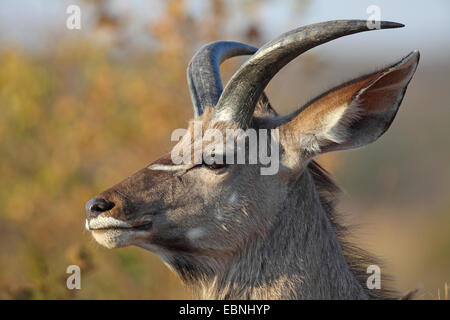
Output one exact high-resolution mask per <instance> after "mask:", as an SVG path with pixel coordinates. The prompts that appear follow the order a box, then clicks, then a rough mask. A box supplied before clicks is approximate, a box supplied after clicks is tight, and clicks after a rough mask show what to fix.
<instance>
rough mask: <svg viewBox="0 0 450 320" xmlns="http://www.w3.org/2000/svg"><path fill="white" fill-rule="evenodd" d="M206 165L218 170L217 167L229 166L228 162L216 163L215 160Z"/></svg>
mask: <svg viewBox="0 0 450 320" xmlns="http://www.w3.org/2000/svg"><path fill="white" fill-rule="evenodd" d="M206 166H207V167H208V168H209V169H212V170H217V169H221V168H225V167H226V166H227V164H226V163H216V162H214V163H212V164H210V165H206Z"/></svg>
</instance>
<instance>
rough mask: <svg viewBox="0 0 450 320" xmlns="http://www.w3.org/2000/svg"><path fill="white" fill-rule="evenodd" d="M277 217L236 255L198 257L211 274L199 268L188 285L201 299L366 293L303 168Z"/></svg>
mask: <svg viewBox="0 0 450 320" xmlns="http://www.w3.org/2000/svg"><path fill="white" fill-rule="evenodd" d="M277 216H278V218H277V220H276V221H275V222H274V224H273V226H272V228H271V229H270V230H269V231H268V233H267V235H266V236H265V237H262V238H260V239H258V240H257V241H255V242H254V243H252V244H249V245H248V247H247V249H246V250H243V251H242V252H241V253H240V254H239V255H237V256H234V257H229V259H227V261H226V262H224V261H216V260H214V261H209V262H207V263H205V261H204V260H203V259H202V260H203V261H202V262H203V263H202V264H203V266H205V267H206V266H209V267H206V268H208V269H209V270H214V273H212V272H208V270H207V269H205V270H204V271H205V272H204V273H203V275H202V277H200V278H196V279H195V280H193V279H191V280H192V281H188V284H189V285H191V286H192V287H193V289H194V291H196V293H197V294H198V295H199V296H200V297H201V298H205V299H367V298H369V297H370V296H369V294H370V293H369V292H368V291H367V289H365V288H363V286H362V285H361V283H360V282H359V281H358V279H357V277H356V275H355V274H354V273H353V271H352V270H351V268H350V267H349V264H348V262H347V261H346V258H345V256H344V253H343V249H342V247H341V244H340V242H339V239H338V237H337V235H336V232H335V230H334V228H333V226H332V224H331V222H330V220H329V218H328V216H327V213H326V211H325V208H324V206H323V203H322V201H321V199H320V197H319V194H318V191H317V189H316V185H315V183H314V180H313V177H312V174H311V172H310V171H309V169H306V170H305V172H304V173H303V174H302V176H301V177H300V178H299V179H298V180H297V181H295V182H294V183H293V184H292V186H291V189H290V194H289V195H288V197H287V198H286V199H285V202H284V203H283V206H282V208H281V210H280V211H279V212H278V215H277ZM274 248H276V249H274ZM199 262H200V261H199Z"/></svg>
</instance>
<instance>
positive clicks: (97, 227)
mask: <svg viewBox="0 0 450 320" xmlns="http://www.w3.org/2000/svg"><path fill="white" fill-rule="evenodd" d="M152 225H153V223H152V221H135V222H124V221H121V220H117V219H114V218H111V217H106V218H100V217H98V218H95V219H91V220H86V230H88V231H124V232H126V231H148V230H150V229H151V228H152Z"/></svg>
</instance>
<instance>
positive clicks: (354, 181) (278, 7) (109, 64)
mask: <svg viewBox="0 0 450 320" xmlns="http://www.w3.org/2000/svg"><path fill="white" fill-rule="evenodd" d="M71 4H76V5H78V6H79V7H80V8H81V30H69V29H67V28H66V19H67V18H68V17H69V14H67V13H66V9H67V6H68V5H71ZM370 5H377V6H379V8H380V9H381V19H383V20H392V21H397V22H402V23H404V24H406V27H405V28H403V29H396V30H382V31H375V32H370V33H363V34H358V35H353V36H349V37H346V38H343V39H339V40H336V41H334V42H332V43H329V44H325V45H323V46H320V47H318V48H315V49H313V50H311V51H310V52H308V53H307V54H304V55H303V56H302V57H301V58H299V59H297V60H295V61H293V62H292V63H290V64H289V66H287V67H286V68H285V69H283V70H282V72H280V73H279V74H278V75H277V76H276V78H275V79H274V80H273V81H272V82H271V84H270V85H269V87H268V89H267V92H268V95H269V98H270V99H271V101H272V104H273V105H274V106H275V108H276V109H277V110H278V111H279V112H281V113H287V112H289V111H291V110H294V109H295V108H297V107H299V106H301V105H302V104H304V103H305V102H307V101H308V100H309V99H311V98H313V97H314V96H315V95H317V94H319V93H321V92H322V91H323V90H326V89H328V88H330V87H332V86H334V85H337V84H339V83H340V82H342V81H345V80H349V79H351V78H353V77H356V76H359V75H361V74H364V73H367V72H370V71H374V70H375V69H376V68H378V67H381V66H384V65H386V64H389V63H392V62H395V61H397V60H398V59H400V58H401V57H402V56H405V55H406V54H408V53H409V52H410V51H412V50H413V49H419V50H420V51H421V54H422V58H421V62H420V64H419V68H418V70H417V73H416V75H415V77H414V78H413V80H412V82H411V84H410V86H409V89H408V91H407V94H406V97H405V99H404V101H403V104H402V107H401V108H400V111H399V113H398V115H397V117H396V119H395V121H394V123H393V125H392V127H391V129H390V130H389V131H388V132H387V133H386V134H385V135H384V136H383V137H382V138H380V139H379V140H378V141H377V142H375V143H374V144H372V145H370V146H368V147H366V148H365V149H361V150H356V151H348V152H343V153H335V154H332V155H327V156H324V157H322V158H320V161H321V162H322V163H323V164H324V166H325V167H326V168H327V169H329V170H330V171H331V172H332V173H333V174H334V175H335V178H336V181H337V182H338V184H340V185H341V187H342V188H343V190H344V193H343V195H342V198H341V203H340V205H339V208H340V211H341V212H342V214H343V216H344V220H345V221H346V222H347V223H348V224H351V225H357V226H358V227H357V228H356V229H355V231H354V241H355V242H356V243H358V244H359V245H361V246H362V247H363V248H366V249H369V250H370V251H372V252H373V253H375V254H377V255H378V256H380V257H381V258H382V259H384V261H385V262H386V266H385V267H384V268H383V269H382V276H383V274H387V273H389V274H392V275H393V276H394V278H395V287H396V288H398V289H399V290H400V291H401V292H406V291H408V290H411V289H414V288H416V287H420V288H422V289H421V290H420V292H419V295H418V298H420V299H439V298H440V299H443V298H444V293H443V292H444V286H445V283H450V232H449V230H450V198H449V195H450V194H449V190H450V166H449V156H450V150H449V145H450V144H449V143H450V125H449V124H450V103H449V101H450V90H449V87H450V63H449V58H448V57H449V54H448V52H449V49H450V38H449V36H448V30H450V22H449V19H448V12H449V11H450V2H448V1H444V0H442V1H439V0H436V1H432V2H423V1H406V0H405V1H388V0H386V1H376V0H371V1H361V0H351V1H350V0H348V1H339V2H337V1H333V2H332V1H324V0H303V1H300V0H286V1H273V0H264V1H256V0H255V1H251V0H246V1H237V0H232V1H224V0H213V1H203V0H179V1H173V0H172V1H163V0H152V1H143V0H142V1H139V0H133V1H127V2H124V1H118V0H115V1H102V0H98V1H76V0H72V1H61V0H45V1H44V0H29V1H27V0H21V1H16V0H2V1H0V111H1V116H0V298H1V299H43V298H44V299H47V298H51V299H101V298H104V299H112V298H115V299H179V298H189V297H190V294H189V292H188V291H187V290H186V289H185V288H183V286H182V285H181V282H180V281H179V280H178V279H177V278H176V276H174V275H173V274H172V273H171V272H170V271H169V270H168V269H167V268H166V267H165V266H164V264H163V263H162V262H161V261H160V260H159V259H158V258H157V257H156V256H154V255H153V254H151V253H149V252H146V251H144V250H142V249H138V248H134V247H132V248H131V247H130V248H124V249H116V250H107V249H105V248H103V247H100V246H99V245H97V244H96V243H95V242H94V240H92V239H91V236H90V235H89V234H88V233H87V232H86V231H84V205H85V202H86V201H87V200H88V199H90V198H91V197H92V196H93V195H95V194H97V193H98V192H100V191H102V190H104V189H105V188H107V187H109V186H111V185H113V184H115V183H117V182H118V181H120V180H122V179H123V178H125V177H127V176H128V175H130V174H131V173H133V172H135V171H137V170H138V169H140V168H142V167H144V166H145V165H147V164H148V163H150V162H151V161H153V160H155V159H156V158H157V157H158V156H159V155H161V154H163V153H164V152H167V151H169V150H170V147H171V143H170V134H171V132H172V130H174V129H175V128H183V127H185V126H186V123H187V121H188V120H189V119H190V118H191V117H192V111H191V110H192V107H191V103H190V98H189V94H188V90H187V85H186V75H185V70H186V66H187V63H188V62H189V60H190V58H191V57H192V55H193V54H194V53H195V51H196V50H197V49H198V48H200V46H202V45H203V44H205V43H207V42H210V41H214V40H219V39H221V40H236V41H243V42H247V43H250V44H253V45H255V46H261V45H262V44H263V43H264V42H266V41H268V40H270V39H272V38H273V37H276V36H278V35H279V34H281V33H283V32H286V31H288V30H290V29H292V28H295V27H298V26H301V25H305V24H309V23H314V22H321V21H326V20H334V19H345V18H347V19H349V18H350V19H367V18H368V17H369V16H370V15H371V14H370V13H368V12H367V11H366V10H367V8H368V7H369V6H370ZM244 60H245V58H233V59H231V60H230V61H227V62H226V63H224V65H223V67H222V72H223V79H224V80H225V81H226V80H227V79H228V78H229V77H230V76H231V74H232V73H233V72H234V70H236V68H237V66H238V65H239V64H240V63H242V62H243V61H244ZM71 264H76V265H79V266H80V267H81V272H82V281H81V286H82V288H81V290H72V291H70V290H68V289H67V288H66V278H67V276H68V275H67V274H66V268H67V266H68V265H71Z"/></svg>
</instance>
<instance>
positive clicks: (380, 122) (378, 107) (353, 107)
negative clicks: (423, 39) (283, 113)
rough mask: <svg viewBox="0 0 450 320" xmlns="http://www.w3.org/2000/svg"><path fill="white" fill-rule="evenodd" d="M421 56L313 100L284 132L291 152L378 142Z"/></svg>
mask: <svg viewBox="0 0 450 320" xmlns="http://www.w3.org/2000/svg"><path fill="white" fill-rule="evenodd" d="M418 61H419V52H417V51H414V52H412V53H410V54H409V55H408V56H406V57H405V58H404V59H402V60H401V61H399V62H397V63H396V64H394V65H391V66H389V67H386V68H384V69H382V70H380V71H377V72H373V73H371V74H368V75H365V76H362V77H360V78H357V79H354V80H352V81H350V82H347V83H345V84H343V85H340V86H338V87H335V88H333V89H331V90H329V91H327V92H326V93H324V94H322V95H320V96H319V97H317V98H315V99H313V100H312V101H310V102H309V103H307V104H306V105H305V106H303V107H301V108H300V109H299V110H297V111H295V112H294V113H292V114H291V115H288V116H287V117H284V119H283V120H282V121H281V122H282V124H281V125H280V126H279V128H280V135H281V138H282V139H283V140H284V142H285V144H287V145H288V147H289V148H290V149H291V151H296V152H302V153H304V154H309V155H311V156H314V155H317V154H320V153H325V152H330V151H336V150H345V149H352V148H359V147H362V146H364V145H366V144H368V143H371V142H373V141H375V140H376V139H378V138H379V137H380V136H381V135H382V134H383V133H384V132H385V131H386V130H387V129H388V128H389V126H390V124H391V123H392V121H393V120H394V118H395V115H396V113H397V111H398V108H399V106H400V103H401V101H402V99H403V96H404V94H405V92H406V88H407V86H408V84H409V82H410V80H411V78H412V76H413V75H414V72H415V70H416V68H417V64H418Z"/></svg>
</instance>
